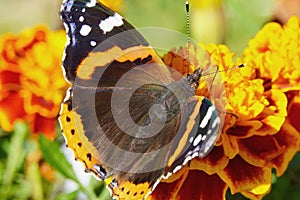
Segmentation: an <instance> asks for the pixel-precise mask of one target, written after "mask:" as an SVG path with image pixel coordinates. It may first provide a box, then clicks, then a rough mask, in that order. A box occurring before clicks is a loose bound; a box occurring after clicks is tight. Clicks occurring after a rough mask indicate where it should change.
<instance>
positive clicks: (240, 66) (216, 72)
mask: <svg viewBox="0 0 300 200" xmlns="http://www.w3.org/2000/svg"><path fill="white" fill-rule="evenodd" d="M245 66H246V64H245V63H242V64H240V65H236V66H234V67H231V68H228V69H224V70H219V68H218V66H216V67H217V71H215V72H213V73H208V74H204V75H203V76H209V75H212V74H213V75H214V77H213V79H212V83H213V82H214V81H215V78H216V76H217V74H218V73H220V72H227V71H229V70H233V69H238V68H243V67H245ZM212 85H213V84H211V85H210V89H209V91H212Z"/></svg>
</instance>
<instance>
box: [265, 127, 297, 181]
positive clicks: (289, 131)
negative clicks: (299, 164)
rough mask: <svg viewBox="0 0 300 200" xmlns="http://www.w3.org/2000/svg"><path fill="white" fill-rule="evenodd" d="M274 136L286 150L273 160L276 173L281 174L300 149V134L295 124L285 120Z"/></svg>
mask: <svg viewBox="0 0 300 200" xmlns="http://www.w3.org/2000/svg"><path fill="white" fill-rule="evenodd" d="M274 137H275V138H276V140H277V142H278V144H279V145H280V146H281V147H283V148H284V151H283V152H282V153H281V154H279V155H278V156H277V157H276V158H274V159H273V160H272V161H271V163H272V166H273V167H274V168H275V169H276V175H277V176H281V175H282V174H283V173H284V172H285V170H286V169H287V167H288V164H289V162H290V161H291V160H292V159H293V157H294V155H295V154H296V153H297V151H298V150H299V146H300V134H299V132H298V131H297V130H295V128H294V127H293V126H291V125H290V124H289V123H288V122H285V123H284V124H283V126H282V127H281V129H280V131H279V132H278V133H277V134H276V135H274Z"/></svg>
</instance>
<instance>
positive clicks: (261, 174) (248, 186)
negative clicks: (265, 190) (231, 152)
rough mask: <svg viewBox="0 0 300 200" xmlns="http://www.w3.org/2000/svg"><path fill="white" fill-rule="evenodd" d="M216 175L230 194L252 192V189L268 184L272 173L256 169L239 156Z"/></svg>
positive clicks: (264, 169)
mask: <svg viewBox="0 0 300 200" xmlns="http://www.w3.org/2000/svg"><path fill="white" fill-rule="evenodd" d="M218 175H219V176H220V177H221V178H222V180H223V181H224V182H226V183H227V184H228V185H229V188H230V190H231V193H233V194H234V193H237V192H242V191H248V190H252V189H253V188H255V187H257V186H259V185H263V184H270V183H271V181H272V173H271V169H270V168H261V167H256V166H253V165H251V164H249V163H248V162H246V161H245V160H243V159H242V158H241V157H240V156H236V157H235V158H233V159H231V160H230V162H229V163H228V165H227V166H226V167H225V169H224V170H223V171H220V172H219V173H218Z"/></svg>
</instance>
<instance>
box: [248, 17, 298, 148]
mask: <svg viewBox="0 0 300 200" xmlns="http://www.w3.org/2000/svg"><path fill="white" fill-rule="evenodd" d="M299 49H300V20H299V19H298V18H297V17H291V18H290V19H289V21H288V22H287V24H286V25H284V26H281V25H279V24H277V23H268V24H266V25H265V26H264V27H263V29H262V30H261V31H260V32H259V33H258V34H257V35H256V37H255V38H253V39H252V40H251V41H250V42H249V47H248V48H247V49H246V50H245V51H244V54H243V60H245V62H247V64H248V63H249V65H250V66H251V67H252V68H254V69H255V71H254V73H253V76H254V77H257V78H260V79H263V80H264V87H265V89H270V88H273V89H274V88H277V89H280V90H281V91H283V92H284V93H285V95H286V96H287V97H288V106H287V111H288V117H287V118H288V119H287V124H289V125H290V126H291V127H290V128H293V129H294V132H297V133H298V134H299V135H300V124H299V122H298V118H299V117H298V116H299V113H300V105H299V104H300V100H299V98H300V94H299V91H300V54H299ZM299 148H300V146H299Z"/></svg>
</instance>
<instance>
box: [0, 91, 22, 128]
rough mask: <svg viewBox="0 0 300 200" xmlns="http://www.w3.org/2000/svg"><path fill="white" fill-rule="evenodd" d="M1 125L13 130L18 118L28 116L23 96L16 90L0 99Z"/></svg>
mask: <svg viewBox="0 0 300 200" xmlns="http://www.w3.org/2000/svg"><path fill="white" fill-rule="evenodd" d="M0 108H1V109H0V125H1V128H2V129H3V130H5V131H12V130H13V124H14V122H15V121H16V120H18V119H22V118H24V117H25V116H26V112H25V110H24V108H23V98H22V97H21V96H20V95H19V93H18V92H16V91H11V92H10V93H9V95H7V96H6V97H5V98H4V99H2V100H1V101H0Z"/></svg>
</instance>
